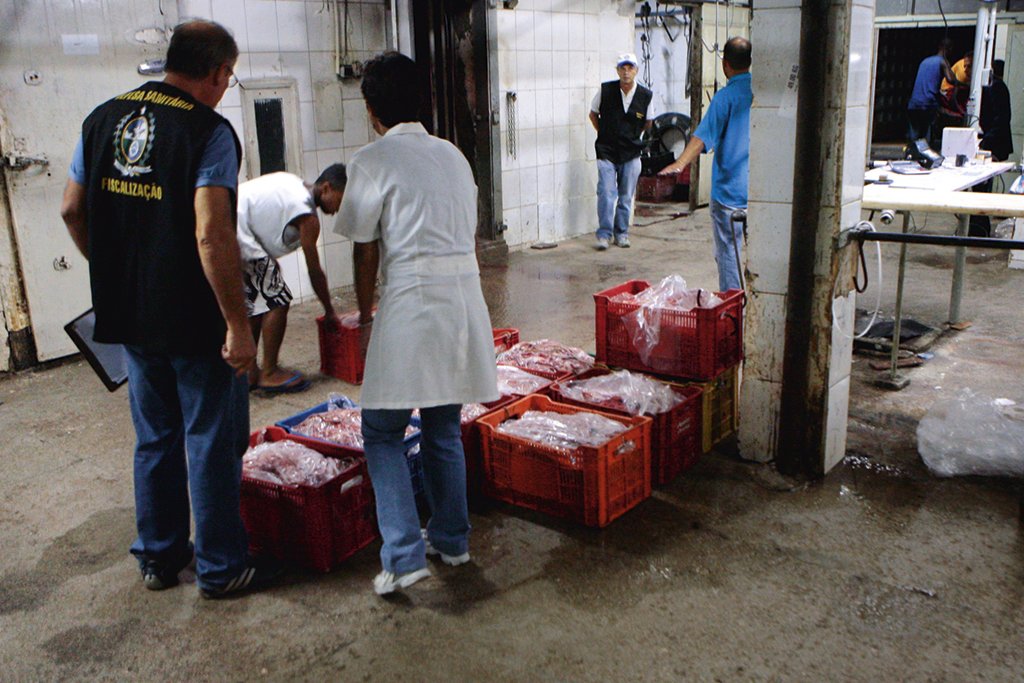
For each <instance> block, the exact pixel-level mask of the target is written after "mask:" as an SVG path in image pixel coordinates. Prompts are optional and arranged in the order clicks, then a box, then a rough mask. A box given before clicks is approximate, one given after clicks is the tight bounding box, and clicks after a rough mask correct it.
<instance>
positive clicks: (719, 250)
mask: <svg viewBox="0 0 1024 683" xmlns="http://www.w3.org/2000/svg"><path fill="white" fill-rule="evenodd" d="M738 208H739V209H745V208H746V207H745V206H740V207H736V206H726V205H725V204H721V203H719V202H716V201H715V200H714V199H712V200H711V225H712V227H713V232H714V235H715V262H716V263H718V291H720V292H724V291H725V290H727V289H742V288H743V284H742V282H741V280H740V271H739V269H738V268H737V266H736V254H737V252H738V253H739V257H740V263H743V224H742V223H734V222H733V220H732V212H733V211H735V210H736V209H738ZM733 242H735V243H736V251H734V250H733Z"/></svg>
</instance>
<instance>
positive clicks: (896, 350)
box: [889, 211, 910, 384]
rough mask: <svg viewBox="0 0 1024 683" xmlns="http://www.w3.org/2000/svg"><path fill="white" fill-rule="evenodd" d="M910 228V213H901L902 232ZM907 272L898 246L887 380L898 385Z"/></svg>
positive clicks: (902, 249)
mask: <svg viewBox="0 0 1024 683" xmlns="http://www.w3.org/2000/svg"><path fill="white" fill-rule="evenodd" d="M909 227H910V212H909V211H904V212H903V232H904V233H905V232H907V230H908V229H909ZM906 270H907V245H905V244H901V245H900V267H899V272H898V274H897V275H896V319H895V320H894V321H893V325H892V365H891V367H890V368H889V380H890V381H891V382H892V383H893V384H897V383H898V379H897V375H898V374H899V373H898V372H897V369H898V367H899V360H900V324H901V322H902V320H903V275H904V273H905V272H906Z"/></svg>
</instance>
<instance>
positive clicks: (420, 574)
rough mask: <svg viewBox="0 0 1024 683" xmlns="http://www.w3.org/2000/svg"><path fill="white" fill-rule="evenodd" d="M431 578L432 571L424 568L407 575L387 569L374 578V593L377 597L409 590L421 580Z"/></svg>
mask: <svg viewBox="0 0 1024 683" xmlns="http://www.w3.org/2000/svg"><path fill="white" fill-rule="evenodd" d="M428 576H430V570H429V569H427V568H426V567H424V568H423V569H417V570H415V571H411V572H409V573H407V574H395V573H394V572H389V571H388V570H387V569H385V570H384V571H382V572H381V573H380V574H377V576H375V577H374V578H373V592H374V593H376V594H377V595H387V594H388V593H394V592H395V591H396V590H398V589H399V588H408V587H409V586H411V585H413V584H414V583H416V582H417V581H419V580H420V579H425V578H427V577H428Z"/></svg>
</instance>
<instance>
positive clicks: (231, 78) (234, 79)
mask: <svg viewBox="0 0 1024 683" xmlns="http://www.w3.org/2000/svg"><path fill="white" fill-rule="evenodd" d="M236 85H237V86H238V87H239V88H241V89H242V90H245V85H244V84H243V83H242V82H241V81H240V80H238V76H236V75H235V72H234V70H233V69H228V87H229V88H234V87H235V86H236Z"/></svg>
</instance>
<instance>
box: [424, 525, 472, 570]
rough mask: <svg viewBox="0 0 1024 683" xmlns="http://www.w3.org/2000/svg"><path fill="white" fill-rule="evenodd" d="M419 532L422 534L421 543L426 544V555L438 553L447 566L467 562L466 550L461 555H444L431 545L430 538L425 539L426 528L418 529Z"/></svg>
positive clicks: (468, 558) (455, 565)
mask: <svg viewBox="0 0 1024 683" xmlns="http://www.w3.org/2000/svg"><path fill="white" fill-rule="evenodd" d="M420 533H421V534H422V535H423V544H424V545H425V546H426V552H427V555H430V556H438V555H439V556H440V557H441V561H442V562H444V563H445V564H446V565H448V566H449V567H458V566H459V565H460V564H466V563H467V562H469V560H470V557H469V553H468V552H465V553H462V554H461V555H445V554H444V553H442V552H441V551H440V550H438V549H437V548H435V547H434V546H433V545H431V543H430V540H429V539H427V530H426V529H420Z"/></svg>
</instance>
